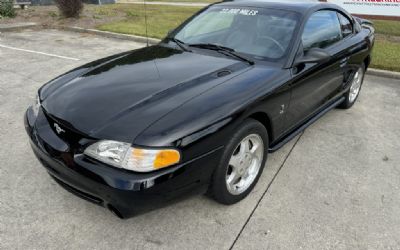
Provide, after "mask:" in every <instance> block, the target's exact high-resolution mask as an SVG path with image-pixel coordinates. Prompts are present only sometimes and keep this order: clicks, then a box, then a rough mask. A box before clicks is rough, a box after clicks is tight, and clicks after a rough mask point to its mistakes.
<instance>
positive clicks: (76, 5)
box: [0, 0, 83, 17]
mask: <svg viewBox="0 0 400 250" xmlns="http://www.w3.org/2000/svg"><path fill="white" fill-rule="evenodd" d="M0 1H1V0H0ZM55 2H56V5H57V7H58V9H59V10H60V13H61V15H62V16H64V17H79V15H80V14H81V12H82V9H83V3H82V0H55Z"/></svg>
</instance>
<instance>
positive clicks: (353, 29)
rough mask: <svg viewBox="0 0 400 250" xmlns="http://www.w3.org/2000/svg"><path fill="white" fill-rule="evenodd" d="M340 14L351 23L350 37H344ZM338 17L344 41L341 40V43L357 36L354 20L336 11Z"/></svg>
mask: <svg viewBox="0 0 400 250" xmlns="http://www.w3.org/2000/svg"><path fill="white" fill-rule="evenodd" d="M339 14H340V15H342V16H343V17H344V18H346V19H347V20H349V21H350V24H351V34H350V35H348V36H346V37H344V36H343V31H342V22H341V21H340V17H339ZM336 15H337V17H338V20H339V24H340V31H341V33H342V40H341V41H344V40H347V38H349V37H352V36H353V35H354V34H355V27H354V22H353V19H352V18H350V17H349V16H347V15H346V14H345V13H343V12H341V11H339V10H337V11H336Z"/></svg>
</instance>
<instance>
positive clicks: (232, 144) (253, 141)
mask: <svg viewBox="0 0 400 250" xmlns="http://www.w3.org/2000/svg"><path fill="white" fill-rule="evenodd" d="M267 154H268V133H267V130H266V129H265V127H264V126H263V125H262V124H261V123H260V122H258V121H256V120H253V119H248V120H246V121H245V122H244V123H243V124H242V125H240V126H239V128H238V129H237V130H236V132H235V134H234V135H233V136H232V138H231V139H230V141H229V142H228V144H227V145H226V147H225V148H224V153H223V156H222V158H221V161H220V164H219V165H218V167H217V169H216V170H215V172H214V175H213V177H212V182H211V186H210V194H211V196H212V197H213V198H214V199H215V200H216V201H217V202H219V203H222V204H226V205H230V204H234V203H236V202H239V201H240V200H242V199H244V198H245V197H246V196H247V195H248V194H249V193H250V192H251V190H252V189H253V188H254V186H255V185H256V183H257V181H258V179H259V178H260V175H261V173H262V171H263V169H264V166H265V162H266V160H267Z"/></svg>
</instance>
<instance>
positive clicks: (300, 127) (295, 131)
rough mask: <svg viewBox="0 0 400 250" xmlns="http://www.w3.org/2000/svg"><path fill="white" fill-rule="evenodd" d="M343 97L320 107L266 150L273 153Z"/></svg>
mask: <svg viewBox="0 0 400 250" xmlns="http://www.w3.org/2000/svg"><path fill="white" fill-rule="evenodd" d="M344 99H345V97H344V96H342V97H340V98H339V99H338V100H336V101H334V102H333V103H332V104H330V105H328V106H327V107H326V108H324V109H322V110H321V111H320V112H318V113H317V114H316V115H315V116H313V117H312V118H310V119H309V120H307V121H306V122H305V123H303V124H302V125H301V126H299V127H298V128H297V129H295V130H294V131H293V132H291V133H290V134H288V135H286V136H285V137H283V138H282V139H280V140H279V141H278V142H276V143H274V144H273V145H271V147H270V148H269V149H268V152H269V153H273V152H275V151H276V150H278V149H280V148H281V147H282V146H283V145H285V144H286V143H287V142H289V141H290V140H291V139H293V138H294V137H295V136H296V135H298V134H300V133H301V132H302V131H303V130H305V129H306V128H307V127H308V126H310V125H311V124H313V123H314V122H315V121H316V120H318V119H319V118H320V117H321V116H323V115H325V114H326V113H328V111H330V110H332V109H334V108H335V107H336V106H338V105H339V104H341V103H342V102H343V101H344Z"/></svg>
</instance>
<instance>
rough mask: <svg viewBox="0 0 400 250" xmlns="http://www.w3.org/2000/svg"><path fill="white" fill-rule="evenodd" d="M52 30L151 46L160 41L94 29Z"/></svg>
mask: <svg viewBox="0 0 400 250" xmlns="http://www.w3.org/2000/svg"><path fill="white" fill-rule="evenodd" d="M54 28H58V29H62V30H66V31H72V32H79V33H88V34H93V35H99V36H103V37H108V38H116V39H123V40H129V41H134V42H139V43H146V42H147V40H148V41H149V44H151V45H155V44H158V43H159V42H160V41H161V40H159V39H155V38H148V39H147V38H146V37H143V36H135V35H126V34H119V33H114V32H109V31H101V30H96V29H85V28H80V27H68V26H56V27H54Z"/></svg>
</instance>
